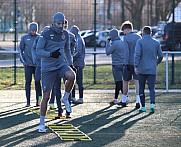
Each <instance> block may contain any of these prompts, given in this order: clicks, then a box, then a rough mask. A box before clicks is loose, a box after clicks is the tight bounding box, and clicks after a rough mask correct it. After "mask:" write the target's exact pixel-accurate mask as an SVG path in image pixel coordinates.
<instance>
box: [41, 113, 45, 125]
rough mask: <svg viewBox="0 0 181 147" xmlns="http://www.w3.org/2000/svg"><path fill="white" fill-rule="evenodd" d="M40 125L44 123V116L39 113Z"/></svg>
mask: <svg viewBox="0 0 181 147" xmlns="http://www.w3.org/2000/svg"><path fill="white" fill-rule="evenodd" d="M40 125H45V116H42V115H40Z"/></svg>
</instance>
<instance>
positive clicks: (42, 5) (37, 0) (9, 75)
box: [0, 0, 181, 88]
mask: <svg viewBox="0 0 181 147" xmlns="http://www.w3.org/2000/svg"><path fill="white" fill-rule="evenodd" d="M180 1H181V0H173V1H171V0H141V1H136V0H76V1H72V0H66V1H64V0H53V1H52V0H0V51H11V53H2V52H1V53H0V71H1V73H2V76H3V78H1V85H2V86H1V88H3V87H4V88H7V87H8V86H10V85H12V84H15V83H16V84H19V85H21V87H23V86H24V80H23V78H24V77H22V75H23V73H24V71H23V68H22V65H21V63H19V57H18V55H16V54H14V53H13V51H14V52H16V51H18V45H19V41H20V37H21V36H22V35H24V34H25V33H27V31H28V24H29V23H30V22H37V23H38V25H39V33H40V32H41V30H42V28H43V27H44V26H47V25H50V24H51V23H52V16H53V14H54V13H55V12H57V11H61V12H63V13H64V14H65V16H66V19H67V20H68V21H69V27H71V26H72V25H77V26H78V27H79V28H80V30H81V31H82V30H94V32H97V31H100V30H107V29H111V28H117V29H120V26H121V24H122V23H123V22H124V21H125V20H130V21H131V22H132V23H133V25H134V29H135V30H137V31H139V30H140V29H141V28H142V27H143V26H145V25H150V26H152V28H153V29H154V28H156V32H158V33H159V32H162V31H163V28H164V27H163V26H164V24H165V23H166V22H168V21H169V22H171V21H178V20H179V19H180V20H181V15H180V14H181V13H180V12H181V4H180ZM173 10H175V11H173ZM173 12H174V13H173ZM173 14H174V15H173ZM173 16H174V17H173ZM156 32H155V33H156ZM156 35H157V34H156ZM156 37H159V34H158V36H156ZM157 39H160V38H157ZM173 42H174V41H173ZM93 47H94V45H93ZM93 47H92V48H90V47H89V48H88V47H87V48H86V64H87V66H86V68H85V73H84V78H85V79H84V82H85V85H86V84H87V85H91V84H92V83H97V84H105V81H106V84H107V85H108V84H112V85H113V78H112V73H111V65H110V64H111V62H109V61H110V57H108V58H107V57H106V56H105V55H104V54H103V55H100V54H91V52H94V51H98V52H104V48H96V47H94V48H93ZM179 56H180V54H177V55H176V57H174V58H173V56H172V55H171V54H169V59H170V60H168V61H169V73H170V74H169V84H171V86H169V87H170V88H175V87H174V85H177V87H179V86H178V85H180V78H181V77H180V68H178V66H179V65H180V57H179ZM95 58H96V60H95ZM173 59H174V60H173ZM165 61H166V60H165ZM165 61H163V63H162V64H161V66H160V67H159V72H158V77H161V78H160V79H159V78H158V79H159V80H158V81H157V83H161V84H160V86H159V87H158V88H166V81H165V79H166V66H165V63H166V62H165ZM173 61H174V62H173ZM90 63H91V64H90ZM7 65H8V66H7ZM106 70H107V71H106ZM105 75H106V76H107V77H108V78H109V79H108V80H106V79H104V78H103V77H105V78H106V76H105ZM86 78H87V80H86ZM87 87H88V86H87ZM111 88H113V87H111ZM179 88H181V87H179Z"/></svg>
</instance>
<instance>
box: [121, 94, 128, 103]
mask: <svg viewBox="0 0 181 147" xmlns="http://www.w3.org/2000/svg"><path fill="white" fill-rule="evenodd" d="M127 99H128V98H127V96H126V95H122V103H126V101H127Z"/></svg>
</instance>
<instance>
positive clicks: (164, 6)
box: [156, 0, 181, 21]
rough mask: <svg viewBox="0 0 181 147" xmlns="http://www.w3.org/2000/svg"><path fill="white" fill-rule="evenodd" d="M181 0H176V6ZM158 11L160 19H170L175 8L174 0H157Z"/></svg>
mask: <svg viewBox="0 0 181 147" xmlns="http://www.w3.org/2000/svg"><path fill="white" fill-rule="evenodd" d="M180 2H181V0H175V6H174V7H177V6H178V4H179V3H180ZM156 7H157V10H156V11H157V13H158V14H159V16H160V20H162V21H168V19H169V18H170V16H171V14H172V10H173V1H172V0H157V3H156Z"/></svg>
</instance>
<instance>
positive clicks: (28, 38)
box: [19, 32, 39, 66]
mask: <svg viewBox="0 0 181 147" xmlns="http://www.w3.org/2000/svg"><path fill="white" fill-rule="evenodd" d="M38 36H39V34H36V35H31V33H30V32H29V33H27V34H26V35H24V36H22V37H21V41H20V45H19V56H20V61H21V63H23V64H28V66H36V65H35V64H34V63H33V58H32V52H31V48H32V46H33V43H34V41H35V40H36V38H37V37H38Z"/></svg>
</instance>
